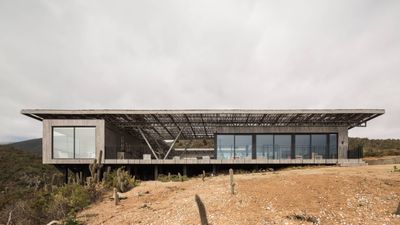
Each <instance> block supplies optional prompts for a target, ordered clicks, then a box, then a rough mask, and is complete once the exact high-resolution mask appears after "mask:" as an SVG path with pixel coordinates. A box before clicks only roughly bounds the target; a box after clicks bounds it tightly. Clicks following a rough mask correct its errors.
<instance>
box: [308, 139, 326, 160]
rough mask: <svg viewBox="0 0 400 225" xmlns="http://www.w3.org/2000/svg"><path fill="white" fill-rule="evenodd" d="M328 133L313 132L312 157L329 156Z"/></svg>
mask: <svg viewBox="0 0 400 225" xmlns="http://www.w3.org/2000/svg"><path fill="white" fill-rule="evenodd" d="M327 144H328V143H327V135H326V134H313V135H311V147H312V150H311V154H312V155H311V157H312V158H313V159H325V158H327V151H326V150H327V147H328V146H327Z"/></svg>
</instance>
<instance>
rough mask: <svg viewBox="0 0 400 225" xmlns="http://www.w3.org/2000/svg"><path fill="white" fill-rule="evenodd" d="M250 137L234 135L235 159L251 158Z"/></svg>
mask: <svg viewBox="0 0 400 225" xmlns="http://www.w3.org/2000/svg"><path fill="white" fill-rule="evenodd" d="M251 151H252V135H235V158H240V159H243V158H249V159H251V156H252V154H251V153H252V152H251Z"/></svg>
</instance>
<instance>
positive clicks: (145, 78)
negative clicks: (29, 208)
mask: <svg viewBox="0 0 400 225" xmlns="http://www.w3.org/2000/svg"><path fill="white" fill-rule="evenodd" d="M399 72H400V1H398V0H393V1H375V0H374V1H366V0H362V1H349V0H343V1H338V0H335V1H332V0H330V1H321V0H316V1H298V0H293V1H251V0H246V1H243V0H241V1H233V0H226V1H215V0H212V1H204V0H202V1H187V0H182V1H166V0H162V1H81V0H79V1H56V0H42V1H39V0H35V1H31V0H25V1H21V0H0V103H1V104H0V142H10V141H16V140H23V139H27V138H35V137H41V129H42V128H41V123H40V122H39V121H36V120H33V119H31V118H28V117H25V116H22V115H21V114H20V110H21V109H24V108H66V109H75V108H130V109H136V108H140V109H143V108H144V109H155V108H168V109H176V108H179V109H182V108H246V109H247V108H259V109H296V108H384V109H386V114H385V115H384V116H381V117H379V118H377V119H375V120H373V121H371V122H370V123H368V127H367V128H355V129H352V130H350V135H351V136H361V137H370V138H400V104H399V102H400V101H399V100H400V74H399Z"/></svg>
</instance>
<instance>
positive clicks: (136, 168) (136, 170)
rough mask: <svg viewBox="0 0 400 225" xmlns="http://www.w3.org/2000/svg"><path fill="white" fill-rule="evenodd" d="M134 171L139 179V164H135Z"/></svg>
mask: <svg viewBox="0 0 400 225" xmlns="http://www.w3.org/2000/svg"><path fill="white" fill-rule="evenodd" d="M133 173H134V175H135V177H136V178H138V179H139V177H140V176H139V169H138V166H136V165H135V166H133Z"/></svg>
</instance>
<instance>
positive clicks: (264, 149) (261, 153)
mask: <svg viewBox="0 0 400 225" xmlns="http://www.w3.org/2000/svg"><path fill="white" fill-rule="evenodd" d="M256 143H257V144H256V151H257V158H267V159H273V154H274V153H273V152H274V151H273V150H274V136H273V135H272V134H271V135H257V136H256Z"/></svg>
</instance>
